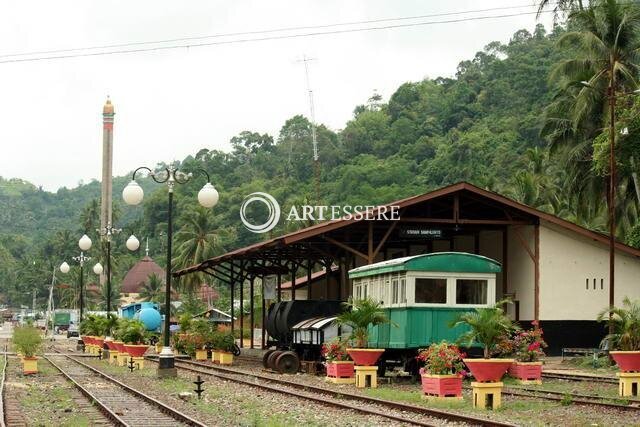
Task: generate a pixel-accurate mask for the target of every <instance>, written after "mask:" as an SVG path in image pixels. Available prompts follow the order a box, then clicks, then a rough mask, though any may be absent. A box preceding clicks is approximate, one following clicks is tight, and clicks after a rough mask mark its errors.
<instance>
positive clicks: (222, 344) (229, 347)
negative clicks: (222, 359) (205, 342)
mask: <svg viewBox="0 0 640 427" xmlns="http://www.w3.org/2000/svg"><path fill="white" fill-rule="evenodd" d="M235 344H236V340H235V338H234V337H233V334H232V333H231V332H230V331H216V332H215V334H214V340H213V348H214V349H216V350H220V351H224V352H227V353H230V352H232V351H233V350H234V348H235Z"/></svg>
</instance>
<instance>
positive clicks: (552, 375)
mask: <svg viewBox="0 0 640 427" xmlns="http://www.w3.org/2000/svg"><path fill="white" fill-rule="evenodd" d="M542 377H543V378H553V379H558V380H569V381H592V382H599V383H608V384H618V380H617V379H615V378H613V377H604V376H595V375H580V374H561V373H556V372H553V373H551V372H542Z"/></svg>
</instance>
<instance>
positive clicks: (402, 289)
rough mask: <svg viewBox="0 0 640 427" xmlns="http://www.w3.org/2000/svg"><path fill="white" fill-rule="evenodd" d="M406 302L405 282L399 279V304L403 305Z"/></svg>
mask: <svg viewBox="0 0 640 427" xmlns="http://www.w3.org/2000/svg"><path fill="white" fill-rule="evenodd" d="M406 302H407V281H406V280H405V279H404V277H403V278H402V279H400V303H401V304H404V303H406Z"/></svg>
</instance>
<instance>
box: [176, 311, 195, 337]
mask: <svg viewBox="0 0 640 427" xmlns="http://www.w3.org/2000/svg"><path fill="white" fill-rule="evenodd" d="M192 318H193V316H191V315H190V314H183V315H182V316H180V319H178V325H179V326H180V333H183V334H185V333H187V332H189V331H190V330H191V319H192Z"/></svg>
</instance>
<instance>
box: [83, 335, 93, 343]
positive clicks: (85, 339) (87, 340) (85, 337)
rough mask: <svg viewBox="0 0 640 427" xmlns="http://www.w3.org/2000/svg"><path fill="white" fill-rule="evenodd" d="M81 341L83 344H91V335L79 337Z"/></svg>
mask: <svg viewBox="0 0 640 427" xmlns="http://www.w3.org/2000/svg"><path fill="white" fill-rule="evenodd" d="M81 339H82V342H83V343H84V345H92V344H93V337H90V336H88V335H86V336H84V337H81Z"/></svg>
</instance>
